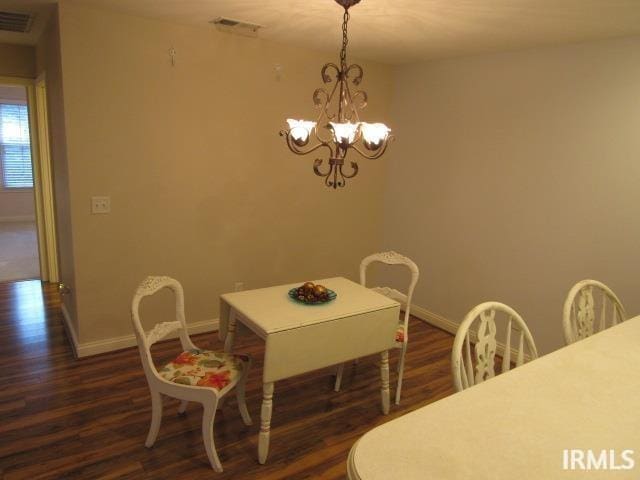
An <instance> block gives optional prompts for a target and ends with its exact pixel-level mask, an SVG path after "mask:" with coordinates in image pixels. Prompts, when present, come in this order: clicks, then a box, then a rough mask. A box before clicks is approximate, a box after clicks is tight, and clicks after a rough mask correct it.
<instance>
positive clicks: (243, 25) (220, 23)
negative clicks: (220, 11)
mask: <svg viewBox="0 0 640 480" xmlns="http://www.w3.org/2000/svg"><path fill="white" fill-rule="evenodd" d="M209 23H211V24H212V25H215V26H216V28H217V29H218V30H220V31H223V32H229V33H237V34H238V35H245V36H247V37H257V36H258V30H260V29H261V28H264V27H263V26H262V25H258V24H256V23H249V22H243V21H241V20H234V19H233V18H226V17H218V18H214V19H213V20H211V21H210V22H209Z"/></svg>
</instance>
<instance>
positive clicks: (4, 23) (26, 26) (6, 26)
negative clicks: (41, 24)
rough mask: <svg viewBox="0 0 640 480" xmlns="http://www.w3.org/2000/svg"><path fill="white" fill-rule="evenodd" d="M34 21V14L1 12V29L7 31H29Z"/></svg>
mask: <svg viewBox="0 0 640 480" xmlns="http://www.w3.org/2000/svg"><path fill="white" fill-rule="evenodd" d="M32 23H33V15H30V14H28V13H16V12H0V30H2V31H5V32H20V33H28V32H29V30H31V24H32Z"/></svg>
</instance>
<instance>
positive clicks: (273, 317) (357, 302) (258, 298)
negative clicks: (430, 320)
mask: <svg viewBox="0 0 640 480" xmlns="http://www.w3.org/2000/svg"><path fill="white" fill-rule="evenodd" d="M302 283H303V282H298V283H292V284H287V285H278V286H276V287H268V288H259V289H256V290H246V291H242V292H234V293H225V294H224V295H221V297H220V298H221V300H222V302H221V304H222V310H223V311H222V312H221V314H220V334H221V336H222V338H223V339H224V335H225V334H226V330H227V321H228V314H227V312H226V311H224V310H225V304H227V305H229V306H231V307H233V309H234V310H235V311H236V312H237V313H240V314H241V315H242V316H243V317H244V320H243V323H244V324H246V325H247V326H248V327H249V328H251V329H252V330H253V331H254V332H255V333H257V334H258V335H260V336H261V337H263V338H264V337H265V336H266V334H271V333H276V332H280V331H283V330H290V329H293V328H300V327H304V326H306V325H313V324H317V323H321V322H324V321H331V320H334V319H336V318H343V317H345V316H351V315H357V314H360V313H365V312H371V311H374V310H382V309H385V308H392V307H395V306H397V305H398V302H396V301H395V300H392V299H390V298H387V297H385V296H384V295H380V294H379V293H377V292H374V291H373V290H370V289H368V288H365V287H363V286H362V285H360V284H358V283H355V282H352V281H351V280H349V279H347V278H343V277H333V278H324V279H321V280H315V281H314V283H316V284H320V285H324V286H325V287H327V288H328V289H330V290H333V291H334V292H336V294H337V297H336V299H335V300H333V301H331V302H328V303H325V304H320V305H305V304H302V303H299V302H296V301H295V300H293V299H291V298H289V296H288V292H289V290H291V289H292V288H295V287H298V286H300V285H301V284H302Z"/></svg>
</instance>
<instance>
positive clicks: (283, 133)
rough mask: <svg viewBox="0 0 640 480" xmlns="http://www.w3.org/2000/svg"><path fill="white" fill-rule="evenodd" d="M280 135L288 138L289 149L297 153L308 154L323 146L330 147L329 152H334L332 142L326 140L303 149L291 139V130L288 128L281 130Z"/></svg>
mask: <svg viewBox="0 0 640 480" xmlns="http://www.w3.org/2000/svg"><path fill="white" fill-rule="evenodd" d="M280 136H282V137H285V138H286V140H287V146H288V147H289V150H291V151H292V152H293V153H295V154H296V155H307V154H309V153H311V152H315V151H316V150H318V149H319V148H322V147H326V148H328V149H329V152H330V153H333V149H332V148H331V146H330V144H327V143H325V142H321V143H318V144H317V145H314V146H313V147H311V148H309V149H306V150H302V149H301V148H300V147H298V146H297V145H296V144H295V143H294V142H293V140H292V139H291V132H288V131H287V130H281V131H280Z"/></svg>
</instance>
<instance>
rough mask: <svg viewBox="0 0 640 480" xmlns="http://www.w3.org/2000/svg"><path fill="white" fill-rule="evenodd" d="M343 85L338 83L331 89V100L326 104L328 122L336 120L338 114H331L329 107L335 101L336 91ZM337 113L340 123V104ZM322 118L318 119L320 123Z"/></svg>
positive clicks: (325, 112) (325, 111) (325, 110)
mask: <svg viewBox="0 0 640 480" xmlns="http://www.w3.org/2000/svg"><path fill="white" fill-rule="evenodd" d="M341 85H342V82H341V81H340V82H336V84H335V85H334V86H333V88H332V89H331V93H330V94H329V100H328V101H327V103H325V104H324V114H325V116H326V117H327V120H333V119H334V118H336V114H335V113H333V114H331V113H330V112H329V106H330V105H331V101H332V100H333V97H334V95H335V94H336V90H337V89H338V87H339V86H341ZM336 113H337V114H338V121H340V105H339V104H338V111H337V112H336ZM320 118H321V117H318V121H320Z"/></svg>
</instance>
